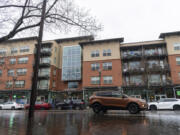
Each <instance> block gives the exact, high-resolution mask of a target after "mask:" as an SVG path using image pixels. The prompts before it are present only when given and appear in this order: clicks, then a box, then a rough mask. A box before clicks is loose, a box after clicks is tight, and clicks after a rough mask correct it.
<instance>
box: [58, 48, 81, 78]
mask: <svg viewBox="0 0 180 135" xmlns="http://www.w3.org/2000/svg"><path fill="white" fill-rule="evenodd" d="M62 80H63V81H69V80H81V47H80V46H79V45H75V46H65V47H64V48H63V63H62Z"/></svg>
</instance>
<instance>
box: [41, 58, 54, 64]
mask: <svg viewBox="0 0 180 135" xmlns="http://www.w3.org/2000/svg"><path fill="white" fill-rule="evenodd" d="M40 63H41V64H43V63H48V64H50V63H51V59H50V57H44V58H41V59H40Z"/></svg>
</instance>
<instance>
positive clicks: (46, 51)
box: [41, 48, 52, 56]
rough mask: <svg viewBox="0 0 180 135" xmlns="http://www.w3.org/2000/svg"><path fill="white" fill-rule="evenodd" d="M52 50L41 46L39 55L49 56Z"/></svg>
mask: <svg viewBox="0 0 180 135" xmlns="http://www.w3.org/2000/svg"><path fill="white" fill-rule="evenodd" d="M51 52H52V50H51V49H49V48H42V49H41V56H51V55H52V53H51Z"/></svg>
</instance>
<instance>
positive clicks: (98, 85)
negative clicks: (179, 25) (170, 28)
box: [80, 32, 180, 100]
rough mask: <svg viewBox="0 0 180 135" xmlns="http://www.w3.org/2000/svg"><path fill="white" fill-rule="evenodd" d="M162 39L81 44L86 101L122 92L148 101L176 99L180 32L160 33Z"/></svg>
mask: <svg viewBox="0 0 180 135" xmlns="http://www.w3.org/2000/svg"><path fill="white" fill-rule="evenodd" d="M159 38H160V39H159V40H154V41H143V42H135V43H123V38H119V39H106V40H99V41H98V40H97V41H91V42H84V43H80V45H81V47H82V49H83V88H84V90H85V92H86V93H85V97H89V95H91V93H92V92H93V91H97V90H105V89H119V90H123V92H124V93H126V94H128V95H130V96H133V97H138V98H143V99H146V100H156V99H159V98H161V97H174V94H175V93H174V91H173V87H174V86H178V85H179V84H180V67H179V64H180V32H170V33H161V34H160V36H159ZM176 96H177V97H178V95H177V93H176Z"/></svg>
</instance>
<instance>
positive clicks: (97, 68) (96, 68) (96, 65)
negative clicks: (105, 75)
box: [91, 63, 100, 71]
mask: <svg viewBox="0 0 180 135" xmlns="http://www.w3.org/2000/svg"><path fill="white" fill-rule="evenodd" d="M99 68H100V64H99V63H92V64H91V70H92V71H96V70H99Z"/></svg>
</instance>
